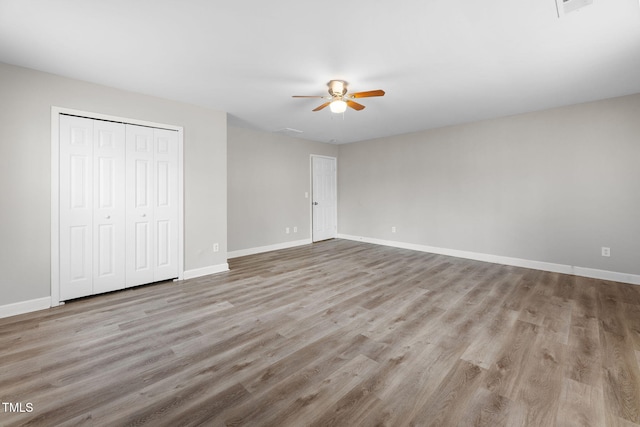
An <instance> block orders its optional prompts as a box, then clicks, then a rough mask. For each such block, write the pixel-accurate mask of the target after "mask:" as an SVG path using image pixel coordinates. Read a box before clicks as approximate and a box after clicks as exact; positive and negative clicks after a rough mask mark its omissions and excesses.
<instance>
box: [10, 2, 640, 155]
mask: <svg viewBox="0 0 640 427" xmlns="http://www.w3.org/2000/svg"><path fill="white" fill-rule="evenodd" d="M0 62H6V63H9V64H16V65H20V66H24V67H28V68H33V69H37V70H42V71H47V72H50V73H54V74H59V75H63V76H68V77H72V78H76V79H81V80H86V81H90V82H95V83H99V84H104V85H108V86H112V87H117V88H122V89H126V90H131V91H136V92H142V93H146V94H151V95H156V96H159V97H164V98H170V99H174V100H179V101H184V102H188V103H192V104H197V105H203V106H208V107H212V108H215V109H218V110H223V111H226V112H228V114H229V123H230V124H231V125H235V126H242V127H249V128H252V129H258V130H263V131H267V132H275V131H279V130H281V129H283V128H293V129H298V130H302V131H303V133H300V134H295V136H298V137H300V138H306V139H310V140H316V141H323V142H337V143H347V142H353V141H359V140H366V139H372V138H377V137H383V136H389V135H396V134H402V133H407V132H414V131H419V130H423V129H429V128H434V127H441V126H446V125H451V124H457V123H463V122H469V121H476V120H480V119H486V118H493V117H500V116H506V115H512V114H517V113H522V112H527V111H535V110H541V109H546V108H550V107H556V106H562V105H568V104H575V103H580V102H586V101H591V100H595V99H603V98H610V97H614V96H620V95H626V94H632V93H638V92H640V5H639V3H638V0H593V4H592V5H590V6H587V7H585V8H583V9H581V10H579V11H577V12H573V13H570V14H567V15H565V16H564V17H563V18H561V19H559V18H558V15H557V13H556V4H555V0H489V1H478V0H460V1H451V0H396V1H389V0H387V1H384V0H347V1H345V0H341V1H338V0H324V1H322V2H319V1H315V2H311V1H301V0H272V1H268V2H267V1H264V0H235V1H231V0H228V1H222V0H108V1H105V0H0ZM331 79H344V80H347V81H348V82H350V89H351V90H352V91H363V90H372V89H384V90H385V91H386V92H387V94H386V96H384V97H382V98H366V99H362V100H361V101H362V102H361V103H362V104H364V105H366V107H367V108H366V109H364V110H363V111H360V112H357V111H354V110H351V109H350V110H348V111H347V112H346V113H345V114H344V115H335V114H331V113H330V111H329V109H328V108H326V109H324V110H322V111H320V112H312V111H311V110H312V109H313V108H315V107H316V106H317V105H319V104H320V103H322V100H317V99H293V98H291V95H324V94H326V83H327V82H328V81H329V80H331ZM0 97H1V94H0Z"/></svg>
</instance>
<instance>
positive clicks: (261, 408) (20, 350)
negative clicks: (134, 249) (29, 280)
mask: <svg viewBox="0 0 640 427" xmlns="http://www.w3.org/2000/svg"><path fill="white" fill-rule="evenodd" d="M230 268H231V270H230V271H228V272H224V273H220V274H216V275H211V276H204V277H199V278H196V279H192V280H186V281H183V282H178V283H174V282H164V283H158V284H154V285H149V286H142V287H138V288H133V289H128V290H125V291H121V292H113V293H109V294H105V295H100V296H95V297H91V298H84V299H79V300H76V301H69V302H67V304H65V305H64V306H61V307H56V308H54V309H51V310H44V311H40V312H34V313H29V314H25V315H21V316H15V317H10V318H6V319H0V366H2V369H1V370H0V401H1V402H22V403H26V402H29V403H31V404H32V405H33V411H32V412H30V413H25V412H12V411H6V410H4V409H3V408H0V425H1V426H3V427H4V426H8V427H13V426H23V425H30V426H47V427H48V426H52V425H56V426H85V425H149V426H164V425H166V426H172V427H173V426H183V425H184V426H200V425H207V426H208V425H212V426H218V425H219V426H224V425H234V426H235V425H237V426H265V425H278V426H283V427H288V426H294V427H297V426H300V425H312V426H337V427H341V426H348V427H351V426H389V427H396V426H404V425H407V426H409V425H421V426H424V425H439V426H447V427H448V426H461V427H462V426H464V427H467V426H507V427H513V426H525V427H526V426H574V425H581V426H596V425H597V426H600V425H602V426H606V427H616V426H622V427H640V326H639V325H640V287H638V286H633V285H626V284H622V283H614V282H608V281H603V280H598V279H587V278H582V277H575V276H568V275H562V274H558V273H549V272H542V271H536V270H530V269H523V268H517V267H510V266H503V265H498V264H489V263H483V262H479V261H471V260H464V259H458V258H452V257H446V256H443V255H437V254H429V253H421V252H415V251H410V250H405V249H398V248H390V247H385V246H376V245H371V244H367V243H361V242H353V241H347V240H340V239H335V240H329V241H325V242H319V243H315V244H311V245H304V246H300V247H296V248H289V249H284V250H281V251H274V252H268V253H261V254H256V255H251V256H246V257H241V258H236V259H232V260H230Z"/></svg>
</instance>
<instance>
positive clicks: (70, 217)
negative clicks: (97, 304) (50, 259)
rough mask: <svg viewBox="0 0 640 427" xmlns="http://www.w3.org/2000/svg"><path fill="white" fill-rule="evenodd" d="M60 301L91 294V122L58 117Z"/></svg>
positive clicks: (75, 118)
mask: <svg viewBox="0 0 640 427" xmlns="http://www.w3.org/2000/svg"><path fill="white" fill-rule="evenodd" d="M59 155H60V193H59V198H60V199H59V209H60V224H59V233H60V235H59V241H60V258H59V259H60V265H59V268H60V300H62V301H64V300H68V299H72V298H79V297H83V296H87V295H91V294H92V293H93V255H92V254H93V249H92V246H93V233H92V230H93V121H92V120H90V119H85V118H80V117H72V116H61V117H60V146H59Z"/></svg>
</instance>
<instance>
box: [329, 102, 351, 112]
mask: <svg viewBox="0 0 640 427" xmlns="http://www.w3.org/2000/svg"><path fill="white" fill-rule="evenodd" d="M329 108H330V109H331V112H332V113H336V114H339V113H344V112H345V111H347V103H346V102H344V101H343V100H342V99H336V100H335V101H331V104H329Z"/></svg>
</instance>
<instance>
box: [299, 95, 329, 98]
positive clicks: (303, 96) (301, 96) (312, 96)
mask: <svg viewBox="0 0 640 427" xmlns="http://www.w3.org/2000/svg"><path fill="white" fill-rule="evenodd" d="M292 98H326V96H315V95H293V96H292Z"/></svg>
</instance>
